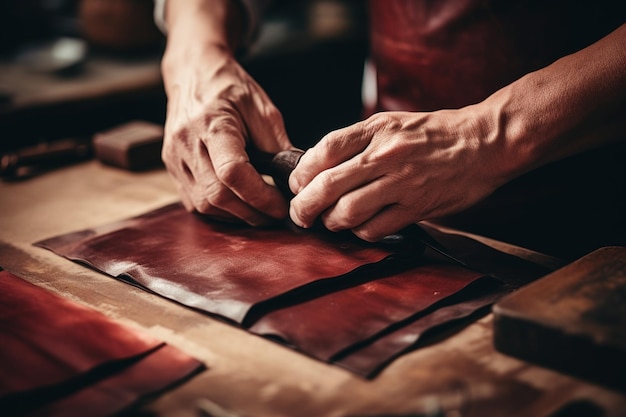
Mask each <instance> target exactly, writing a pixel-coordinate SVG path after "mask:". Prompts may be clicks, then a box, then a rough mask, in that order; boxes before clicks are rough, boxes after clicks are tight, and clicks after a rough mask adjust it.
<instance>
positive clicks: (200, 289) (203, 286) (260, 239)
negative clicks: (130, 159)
mask: <svg viewBox="0 0 626 417" xmlns="http://www.w3.org/2000/svg"><path fill="white" fill-rule="evenodd" d="M36 245H38V246H41V247H45V248H48V249H50V250H52V251H54V252H55V253H57V254H59V255H62V256H65V257H67V258H69V259H72V260H75V261H82V262H85V263H87V264H89V265H91V266H93V267H95V268H97V269H99V270H100V271H103V272H106V273H107V274H109V275H112V276H114V277H119V278H121V279H130V280H131V281H132V282H134V283H136V284H138V285H140V286H142V287H144V288H147V289H149V290H151V291H154V292H155V293H157V294H160V295H162V296H164V297H166V298H170V299H172V300H175V301H178V302H180V303H182V304H185V305H187V306H190V307H195V308H198V309H201V310H204V311H207V312H210V313H214V314H218V315H221V316H223V317H227V318H229V319H232V320H234V321H236V322H242V321H243V319H244V317H245V315H246V313H247V312H248V310H249V309H250V307H251V306H252V305H253V304H255V303H260V302H263V301H266V300H269V299H271V298H273V297H276V296H278V295H280V294H283V293H286V292H288V291H290V290H293V289H295V288H298V287H301V286H303V285H306V284H309V283H311V282H314V281H317V280H320V279H324V278H332V277H336V276H340V275H343V274H346V273H349V272H350V271H352V270H354V269H355V268H357V267H360V266H362V265H364V264H368V263H374V262H378V261H380V260H382V259H384V258H385V257H386V256H388V255H389V254H390V252H388V251H385V250H383V249H380V248H378V247H374V246H365V245H362V244H359V243H358V242H357V241H356V239H351V240H337V239H336V238H335V239H331V238H325V237H324V236H322V235H318V234H312V233H297V232H294V231H291V230H289V229H284V228H282V229H255V228H250V227H243V226H238V225H231V224H223V223H215V222H208V221H203V219H201V218H200V217H198V216H194V215H190V214H189V213H188V212H186V211H185V209H184V208H183V207H182V205H179V204H174V205H169V206H166V207H163V208H162V209H159V210H156V211H153V212H151V213H148V214H146V215H143V216H139V217H136V218H134V219H130V220H127V221H122V222H119V223H116V224H113V225H109V226H105V227H102V228H97V229H93V230H87V231H81V232H77V233H73V234H69V235H64V236H60V237H57V238H52V239H48V240H44V241H42V242H38V243H37V244H36Z"/></svg>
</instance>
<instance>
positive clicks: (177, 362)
mask: <svg viewBox="0 0 626 417" xmlns="http://www.w3.org/2000/svg"><path fill="white" fill-rule="evenodd" d="M202 369H203V368H202V366H200V363H199V362H198V361H196V360H195V359H193V358H192V357H190V356H188V355H186V354H184V353H183V352H181V351H180V350H178V349H176V348H174V347H173V346H169V345H163V346H162V347H161V348H159V349H158V350H156V351H155V352H154V353H153V354H151V355H149V356H147V357H145V358H144V359H142V360H141V361H139V362H137V363H136V364H135V365H133V366H131V367H129V368H128V369H125V370H124V371H122V372H120V373H119V374H115V375H112V376H111V377H109V378H107V379H104V380H102V381H99V382H98V383H96V384H94V385H91V386H88V387H85V388H84V389H82V390H80V391H78V392H76V393H74V394H73V395H70V396H68V397H65V398H63V399H60V400H59V401H56V402H54V403H50V404H48V405H46V406H45V407H43V408H41V409H39V410H35V411H34V412H33V413H30V414H28V416H29V417H39V416H41V417H44V416H45V417H55V416H58V417H83V416H85V415H87V413H86V412H85V410H88V415H89V416H90V417H105V416H110V415H114V414H116V413H119V412H120V411H123V410H127V409H129V408H131V407H132V406H134V405H137V404H140V403H142V402H143V401H144V400H147V399H150V398H152V397H154V396H156V395H158V394H159V393H161V392H163V391H164V390H167V389H171V388H173V387H174V386H175V385H178V384H180V383H182V382H183V381H186V380H187V379H188V378H190V377H192V376H193V375H195V374H196V373H198V372H199V371H201V370H202Z"/></svg>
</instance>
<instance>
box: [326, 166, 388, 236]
mask: <svg viewBox="0 0 626 417" xmlns="http://www.w3.org/2000/svg"><path fill="white" fill-rule="evenodd" d="M392 186H393V185H392V184H390V181H386V180H385V177H381V178H377V179H375V180H374V181H371V182H370V183H368V184H365V185H363V186H362V187H359V188H356V189H354V190H352V191H350V192H348V193H347V194H345V195H343V196H341V197H340V198H339V200H338V201H337V203H336V204H335V205H333V206H331V207H330V208H329V209H328V210H326V211H325V212H324V213H323V214H322V215H321V218H322V221H323V223H324V225H325V226H326V228H327V229H328V230H331V231H339V230H345V229H352V228H355V227H357V226H359V225H361V224H363V223H365V222H367V221H368V220H370V219H371V218H373V217H374V216H376V215H377V214H378V213H379V212H380V211H381V210H383V209H384V208H385V207H387V206H389V205H391V204H392V203H394V202H395V201H397V197H396V195H395V193H393V192H392V189H390V187H392Z"/></svg>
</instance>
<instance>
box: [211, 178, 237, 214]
mask: <svg viewBox="0 0 626 417" xmlns="http://www.w3.org/2000/svg"><path fill="white" fill-rule="evenodd" d="M231 199H232V193H231V192H230V190H228V188H226V187H225V186H224V185H222V184H220V183H218V182H214V183H213V184H212V185H211V186H210V187H209V188H208V189H207V195H206V200H205V201H207V202H208V203H209V204H210V205H211V206H213V207H218V208H225V207H226V206H227V205H228V203H229V202H230V200H231Z"/></svg>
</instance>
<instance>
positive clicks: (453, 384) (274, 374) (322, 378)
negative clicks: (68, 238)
mask: <svg viewBox="0 0 626 417" xmlns="http://www.w3.org/2000/svg"><path fill="white" fill-rule="evenodd" d="M176 200H177V196H176V193H175V191H174V187H173V184H172V183H171V181H170V179H169V177H168V176H167V173H166V172H165V171H164V170H157V171H152V172H147V173H139V174H138V173H130V172H126V171H122V170H119V169H117V168H112V167H106V166H103V165H101V164H100V163H99V162H97V161H90V162H87V163H84V164H81V165H76V166H71V167H67V168H63V169H60V170H57V171H54V172H49V173H47V174H45V175H42V176H40V177H36V178H32V179H29V180H25V181H21V182H4V183H0V266H2V267H4V269H6V270H8V271H10V272H12V273H14V274H16V275H18V276H21V277H22V278H24V279H26V280H28V281H30V282H33V283H35V284H36V285H39V286H41V287H43V288H46V289H49V290H51V291H53V292H56V293H59V294H62V295H63V296H65V297H67V298H69V299H72V300H74V301H76V302H78V303H81V304H85V305H88V306H91V307H93V308H94V309H96V310H99V311H101V312H103V313H104V314H106V315H108V316H109V317H111V318H113V319H115V320H118V321H120V322H124V323H127V324H130V325H131V326H134V327H135V328H138V329H141V330H142V331H145V332H148V333H150V334H152V335H154V336H156V337H159V338H161V339H163V340H165V341H167V342H168V343H170V344H172V345H175V346H177V347H178V348H180V349H182V350H183V351H185V352H187V353H189V354H191V355H193V356H195V357H196V358H198V359H200V360H202V361H203V362H204V363H205V364H206V365H207V368H208V369H207V370H206V371H204V372H202V373H201V374H199V375H198V376H196V377H194V378H193V379H191V380H190V381H188V382H186V383H185V384H183V385H181V386H179V387H177V388H175V389H174V390H172V391H169V392H167V393H165V394H164V395H162V396H160V397H159V398H158V399H156V400H154V401H152V402H150V403H148V404H147V405H145V406H143V408H141V409H140V410H139V411H138V412H137V414H138V415H142V416H147V415H155V416H182V417H184V416H200V415H202V414H201V413H200V412H199V407H200V405H201V404H202V402H203V400H205V399H208V400H210V401H212V402H214V403H217V404H219V405H220V406H222V407H224V408H226V409H228V410H232V411H234V412H236V413H239V414H240V415H242V416H249V417H262V416H304V417H306V416H312V417H313V416H315V417H319V416H366V415H367V416H375V415H390V414H393V415H401V414H402V413H404V414H409V413H415V414H417V413H420V412H422V413H424V412H426V411H428V410H432V409H433V405H434V404H443V407H444V408H449V409H450V412H448V413H447V414H444V415H446V416H480V417H486V416H509V417H511V416H529V417H541V416H552V415H556V414H558V415H559V416H563V414H562V413H558V410H559V409H561V408H562V407H563V406H566V405H567V404H570V403H572V402H576V401H592V402H593V403H595V404H596V405H597V406H599V407H600V408H601V409H603V414H601V415H603V416H624V415H626V411H625V410H626V395H624V394H620V393H618V392H615V391H610V390H608V389H605V388H602V387H600V386H597V385H593V384H589V383H585V382H583V381H581V380H578V379H575V378H571V377H568V376H565V375H562V374H559V373H557V372H553V371H551V370H548V369H545V368H541V367H537V366H533V365H530V364H527V363H525V362H522V361H519V360H516V359H513V358H510V357H507V356H505V355H502V354H499V353H497V352H496V351H495V350H494V348H493V345H492V316H491V315H487V316H485V317H484V318H482V319H480V320H478V321H477V322H476V323H474V324H472V325H470V326H468V327H466V328H465V329H463V330H462V331H461V332H459V333H457V334H455V335H453V336H451V337H449V338H447V339H446V340H444V341H441V342H438V343H435V344H432V345H430V346H427V347H423V348H421V349H419V350H416V351H413V352H412V353H409V354H407V355H404V356H403V357H401V358H399V359H397V360H396V361H394V362H393V363H392V364H391V365H390V366H388V367H387V368H386V369H385V370H384V371H383V372H382V373H381V374H379V375H378V376H377V377H376V378H374V379H372V380H364V379H362V378H360V377H357V376H354V375H352V374H351V373H349V372H347V371H345V370H342V369H340V368H337V367H335V366H332V365H328V364H324V363H321V362H319V361H316V360H313V359H310V358H308V357H306V356H304V355H301V354H298V353H296V352H294V351H292V350H289V349H287V348H285V347H282V346H280V345H278V344H276V343H274V342H271V341H269V340H266V339H263V338H261V337H258V336H255V335H252V334H249V333H247V332H245V331H244V330H241V329H239V328H236V327H234V326H231V325H229V324H226V323H224V322H221V321H219V320H217V319H214V318H212V317H209V316H207V315H205V314H202V313H199V312H197V311H193V310H191V309H189V308H185V307H183V306H181V305H178V304H175V303H172V302H170V301H167V300H165V299H163V298H161V297H159V296H156V295H153V294H149V293H147V292H145V291H142V290H140V289H137V288H135V287H132V286H130V285H127V284H124V283H122V282H119V281H116V280H115V279H112V278H110V277H107V276H105V275H103V274H101V273H98V272H96V271H93V270H90V269H88V268H86V267H83V266H80V265H78V264H75V263H72V262H70V261H68V260H65V259H63V258H60V257H59V256H56V255H54V254H53V253H51V252H49V251H46V250H44V249H40V248H36V247H34V246H32V243H33V242H36V241H38V240H40V239H43V238H47V237H51V236H53V235H57V234H62V233H67V232H71V231H74V230H79V229H83V228H88V227H92V226H97V225H100V224H104V223H108V222H112V221H116V220H121V219H124V218H127V217H130V216H134V215H138V214H141V213H144V212H146V211H149V210H151V209H154V208H157V207H160V206H162V205H165V204H167V203H170V202H174V201H176ZM492 243H493V242H492ZM494 244H496V243H494ZM500 247H501V248H502V247H506V246H502V245H500ZM506 248H507V250H510V251H515V252H516V253H517V254H518V255H520V254H521V255H524V256H534V257H535V259H541V257H540V256H538V255H536V254H532V253H529V252H526V251H524V250H522V249H519V248H512V247H506ZM546 261H547V260H546ZM565 415H572V414H565Z"/></svg>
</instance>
